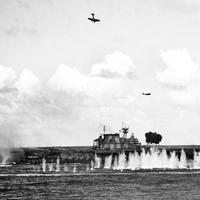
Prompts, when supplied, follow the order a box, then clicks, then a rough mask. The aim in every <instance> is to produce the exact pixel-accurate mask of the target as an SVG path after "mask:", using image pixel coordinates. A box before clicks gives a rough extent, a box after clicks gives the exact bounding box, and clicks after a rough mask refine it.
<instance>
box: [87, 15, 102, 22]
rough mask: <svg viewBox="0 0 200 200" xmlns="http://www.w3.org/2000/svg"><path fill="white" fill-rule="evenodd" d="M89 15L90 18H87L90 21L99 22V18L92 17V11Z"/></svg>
mask: <svg viewBox="0 0 200 200" xmlns="http://www.w3.org/2000/svg"><path fill="white" fill-rule="evenodd" d="M91 15H92V18H88V19H89V20H90V21H92V22H94V23H95V22H100V20H99V19H95V18H94V13H92V14H91Z"/></svg>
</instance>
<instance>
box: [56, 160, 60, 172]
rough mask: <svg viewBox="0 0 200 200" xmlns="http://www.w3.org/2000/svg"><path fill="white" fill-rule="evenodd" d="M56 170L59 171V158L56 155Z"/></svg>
mask: <svg viewBox="0 0 200 200" xmlns="http://www.w3.org/2000/svg"><path fill="white" fill-rule="evenodd" d="M56 171H57V172H59V171H60V158H59V156H58V158H57V160H56Z"/></svg>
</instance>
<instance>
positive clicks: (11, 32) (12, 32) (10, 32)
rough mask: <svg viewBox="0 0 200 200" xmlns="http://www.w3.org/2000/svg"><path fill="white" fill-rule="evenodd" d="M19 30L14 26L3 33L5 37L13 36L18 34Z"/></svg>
mask: <svg viewBox="0 0 200 200" xmlns="http://www.w3.org/2000/svg"><path fill="white" fill-rule="evenodd" d="M19 31H20V29H19V27H16V26H11V27H10V28H9V29H8V30H6V31H5V35H7V36H15V35H17V34H18V33H19Z"/></svg>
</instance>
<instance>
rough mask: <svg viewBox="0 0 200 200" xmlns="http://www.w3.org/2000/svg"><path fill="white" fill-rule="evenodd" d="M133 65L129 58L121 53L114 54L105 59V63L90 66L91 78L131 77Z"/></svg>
mask: <svg viewBox="0 0 200 200" xmlns="http://www.w3.org/2000/svg"><path fill="white" fill-rule="evenodd" d="M134 70H135V65H134V64H133V62H132V60H131V58H130V57H129V56H127V55H124V54H122V53H121V52H115V53H113V54H109V55H107V56H106V57H105V62H103V63H101V64H100V63H97V64H95V65H93V66H92V71H91V74H90V75H91V76H101V77H105V78H114V77H130V78H131V77H133V73H134Z"/></svg>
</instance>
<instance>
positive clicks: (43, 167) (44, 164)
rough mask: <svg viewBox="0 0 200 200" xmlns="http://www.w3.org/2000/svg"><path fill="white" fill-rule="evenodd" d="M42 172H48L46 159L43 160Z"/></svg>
mask: <svg viewBox="0 0 200 200" xmlns="http://www.w3.org/2000/svg"><path fill="white" fill-rule="evenodd" d="M42 171H43V172H45V171H46V159H45V158H43V159H42Z"/></svg>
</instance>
